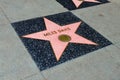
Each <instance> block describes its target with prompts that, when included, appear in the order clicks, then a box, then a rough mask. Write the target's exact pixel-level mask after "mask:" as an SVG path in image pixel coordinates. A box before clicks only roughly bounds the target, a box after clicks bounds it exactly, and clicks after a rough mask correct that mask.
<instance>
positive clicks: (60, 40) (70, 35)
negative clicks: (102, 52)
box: [22, 18, 97, 61]
mask: <svg viewBox="0 0 120 80" xmlns="http://www.w3.org/2000/svg"><path fill="white" fill-rule="evenodd" d="M44 22H45V26H46V30H44V31H40V32H36V33H32V34H28V35H24V36H22V37H24V38H32V39H39V40H47V41H50V44H51V47H52V49H53V52H54V54H55V57H56V60H57V61H59V60H60V58H61V56H62V54H63V52H64V50H65V49H66V47H67V46H68V43H79V44H89V45H97V44H96V43H94V42H92V41H90V40H88V39H86V38H84V37H82V36H80V35H78V34H76V33H75V32H76V31H77V29H78V27H79V26H80V25H81V22H76V23H72V24H68V25H64V26H60V25H58V24H56V23H54V22H52V21H50V20H48V19H47V18H44Z"/></svg>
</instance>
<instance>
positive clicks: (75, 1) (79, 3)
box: [72, 0, 101, 8]
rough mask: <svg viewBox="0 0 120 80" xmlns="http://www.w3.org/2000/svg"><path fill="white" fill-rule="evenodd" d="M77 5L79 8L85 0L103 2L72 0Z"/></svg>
mask: <svg viewBox="0 0 120 80" xmlns="http://www.w3.org/2000/svg"><path fill="white" fill-rule="evenodd" d="M72 1H73V3H74V4H75V6H76V7H77V8H78V7H79V6H80V5H81V4H82V3H83V2H94V3H101V2H100V1H97V0H72Z"/></svg>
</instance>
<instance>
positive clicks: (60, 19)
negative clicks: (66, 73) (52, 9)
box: [12, 12, 112, 71]
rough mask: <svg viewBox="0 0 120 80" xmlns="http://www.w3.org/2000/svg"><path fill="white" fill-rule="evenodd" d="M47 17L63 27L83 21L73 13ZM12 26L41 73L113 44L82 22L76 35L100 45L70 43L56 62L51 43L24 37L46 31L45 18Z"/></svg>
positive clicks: (16, 23)
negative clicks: (24, 36)
mask: <svg viewBox="0 0 120 80" xmlns="http://www.w3.org/2000/svg"><path fill="white" fill-rule="evenodd" d="M45 17H46V18H47V19H49V20H51V21H53V22H55V23H57V24H59V25H61V26H63V25H67V24H71V23H75V22H79V21H82V20H81V19H79V18H78V17H76V16H75V15H73V14H72V13H71V12H64V13H59V14H54V15H49V16H45ZM12 26H13V28H14V29H15V31H16V32H17V34H18V35H19V37H20V38H21V40H22V42H23V43H24V45H25V47H26V48H27V50H28V52H29V53H30V55H31V56H32V58H33V60H34V61H35V63H36V64H37V66H38V67H39V69H40V70H41V71H42V70H46V69H49V68H51V67H54V66H56V65H58V64H61V63H64V62H66V61H68V60H71V59H74V58H77V57H80V56H82V55H85V54H88V53H90V52H92V51H95V50H98V49H100V48H103V47H105V46H108V45H110V44H112V43H111V42H110V41H109V40H107V39H106V38H104V37H103V36H102V35H100V34H99V33H98V32H96V31H95V30H94V29H92V28H91V27H90V26H89V25H87V24H86V23H85V22H84V21H82V24H81V25H80V26H79V28H78V30H77V31H76V33H77V34H79V35H81V36H83V37H85V38H87V39H89V40H91V41H93V42H95V43H97V44H98V45H97V46H93V45H86V44H74V43H69V45H68V46H67V48H66V49H65V51H64V53H63V55H62V57H61V59H60V61H56V59H55V56H54V53H53V50H52V48H51V45H50V42H49V41H45V40H35V39H26V38H23V37H22V36H23V35H27V34H30V33H35V32H39V31H43V30H45V29H46V28H45V23H44V20H43V17H40V18H34V19H30V20H25V21H20V22H15V23H12Z"/></svg>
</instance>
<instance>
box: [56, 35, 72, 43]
mask: <svg viewBox="0 0 120 80" xmlns="http://www.w3.org/2000/svg"><path fill="white" fill-rule="evenodd" d="M58 39H59V40H60V41H62V42H69V41H70V40H71V37H70V36H69V35H66V34H62V35H60V36H59V37H58Z"/></svg>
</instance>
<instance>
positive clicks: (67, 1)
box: [56, 0, 109, 10]
mask: <svg viewBox="0 0 120 80" xmlns="http://www.w3.org/2000/svg"><path fill="white" fill-rule="evenodd" d="M56 1H57V2H58V3H60V4H61V6H63V7H65V8H67V9H68V10H75V9H80V8H86V7H91V6H96V5H100V4H104V3H109V1H108V0H97V1H100V2H101V3H94V2H86V1H84V2H83V3H82V4H81V5H80V6H79V7H78V8H76V6H75V4H74V3H73V2H72V0H56Z"/></svg>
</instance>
